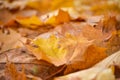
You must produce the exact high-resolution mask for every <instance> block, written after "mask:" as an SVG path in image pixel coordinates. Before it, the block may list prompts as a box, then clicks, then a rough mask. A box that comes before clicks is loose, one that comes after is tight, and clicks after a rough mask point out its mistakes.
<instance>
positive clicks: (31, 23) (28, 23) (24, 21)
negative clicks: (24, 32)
mask: <svg viewBox="0 0 120 80" xmlns="http://www.w3.org/2000/svg"><path fill="white" fill-rule="evenodd" d="M16 21H17V22H18V23H19V24H21V25H23V26H24V27H28V28H32V29H36V28H38V27H39V26H41V25H42V24H43V23H42V21H41V20H40V19H39V18H38V17H37V16H31V17H27V18H24V17H17V18H16Z"/></svg>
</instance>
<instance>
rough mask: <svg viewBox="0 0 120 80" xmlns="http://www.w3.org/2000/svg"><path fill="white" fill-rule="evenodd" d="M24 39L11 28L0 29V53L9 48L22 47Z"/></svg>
mask: <svg viewBox="0 0 120 80" xmlns="http://www.w3.org/2000/svg"><path fill="white" fill-rule="evenodd" d="M21 41H22V42H25V41H26V38H24V37H22V36H21V35H20V34H19V33H17V32H16V31H14V30H12V29H9V28H8V29H1V30H0V44H1V46H0V48H1V49H0V53H1V52H3V51H6V50H9V49H13V48H17V47H22V46H23V44H22V42H21Z"/></svg>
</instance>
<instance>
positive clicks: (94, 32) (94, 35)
mask: <svg viewBox="0 0 120 80" xmlns="http://www.w3.org/2000/svg"><path fill="white" fill-rule="evenodd" d="M82 33H83V36H85V37H86V38H87V39H88V40H94V43H96V44H100V42H102V41H103V36H104V35H103V34H102V32H101V30H99V29H95V28H94V27H92V26H90V25H88V26H85V27H83V28H82Z"/></svg>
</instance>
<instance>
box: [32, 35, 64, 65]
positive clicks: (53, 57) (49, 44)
mask: <svg viewBox="0 0 120 80" xmlns="http://www.w3.org/2000/svg"><path fill="white" fill-rule="evenodd" d="M33 43H34V44H35V45H37V46H38V49H37V50H38V54H36V57H37V59H40V56H38V55H39V54H40V53H41V55H42V56H43V57H41V58H42V59H43V60H46V61H48V62H51V63H53V64H55V65H57V66H58V65H61V64H64V63H65V59H64V57H65V54H66V50H65V49H64V48H63V47H61V46H60V45H59V39H58V38H57V37H55V36H54V35H51V36H50V37H49V38H48V39H43V38H39V39H37V40H35V41H33Z"/></svg>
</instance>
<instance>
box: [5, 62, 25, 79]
mask: <svg viewBox="0 0 120 80" xmlns="http://www.w3.org/2000/svg"><path fill="white" fill-rule="evenodd" d="M6 66H7V67H6V70H5V76H6V80H27V78H26V75H25V73H24V67H23V69H22V71H21V72H18V71H17V69H16V67H15V65H14V64H13V63H11V62H9V61H8V62H7V64H6Z"/></svg>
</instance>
